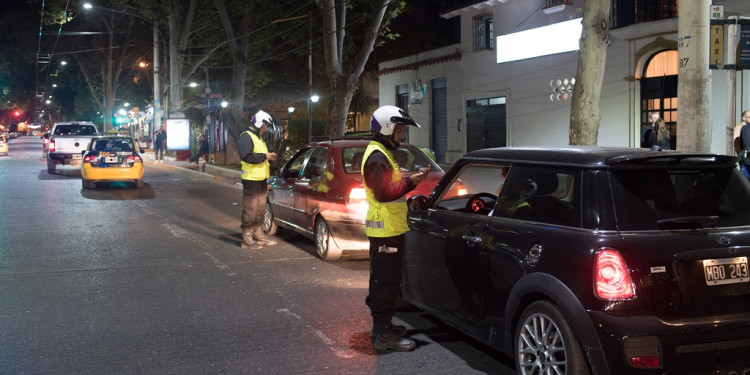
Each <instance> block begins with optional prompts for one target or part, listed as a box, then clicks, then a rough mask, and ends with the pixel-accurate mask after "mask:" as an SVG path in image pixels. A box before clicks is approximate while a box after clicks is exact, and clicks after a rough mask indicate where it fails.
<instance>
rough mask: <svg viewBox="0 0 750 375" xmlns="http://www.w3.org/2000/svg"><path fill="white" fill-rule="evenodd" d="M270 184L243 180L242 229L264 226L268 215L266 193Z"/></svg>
mask: <svg viewBox="0 0 750 375" xmlns="http://www.w3.org/2000/svg"><path fill="white" fill-rule="evenodd" d="M267 187H268V183H267V182H266V181H265V180H263V181H252V180H242V229H243V230H245V229H253V228H255V227H257V226H260V225H261V224H263V215H265V213H266V191H267Z"/></svg>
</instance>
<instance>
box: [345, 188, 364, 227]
mask: <svg viewBox="0 0 750 375" xmlns="http://www.w3.org/2000/svg"><path fill="white" fill-rule="evenodd" d="M368 206H369V204H368V203H367V194H365V188H364V187H363V186H362V185H359V186H357V187H353V188H352V189H351V190H349V195H347V197H346V207H347V208H348V209H349V213H351V214H353V215H355V216H359V217H361V218H362V219H364V217H365V216H366V215H367V208H368Z"/></svg>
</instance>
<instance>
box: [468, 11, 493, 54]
mask: <svg viewBox="0 0 750 375" xmlns="http://www.w3.org/2000/svg"><path fill="white" fill-rule="evenodd" d="M473 30H474V51H482V50H486V49H493V48H494V46H495V44H494V41H493V39H494V35H493V33H492V15H491V14H483V15H480V16H476V17H474V28H473Z"/></svg>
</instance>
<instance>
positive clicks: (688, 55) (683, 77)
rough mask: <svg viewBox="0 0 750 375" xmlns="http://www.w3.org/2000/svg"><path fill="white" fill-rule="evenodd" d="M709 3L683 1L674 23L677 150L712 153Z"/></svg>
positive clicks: (694, 0)
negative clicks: (675, 29)
mask: <svg viewBox="0 0 750 375" xmlns="http://www.w3.org/2000/svg"><path fill="white" fill-rule="evenodd" d="M710 5H711V3H710V0H683V1H681V2H680V16H679V17H678V19H677V37H678V48H677V53H678V59H679V64H678V69H677V74H678V77H679V82H678V84H677V98H678V100H679V104H678V106H677V149H679V150H684V151H698V152H710V151H711V122H710V120H709V114H710V108H711V72H710V70H709V66H708V65H709V47H710V43H709V39H710V38H709V35H710V31H709V24H710V20H709V12H710Z"/></svg>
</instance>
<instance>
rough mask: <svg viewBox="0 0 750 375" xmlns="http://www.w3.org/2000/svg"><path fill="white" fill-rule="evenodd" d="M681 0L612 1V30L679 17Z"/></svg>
mask: <svg viewBox="0 0 750 375" xmlns="http://www.w3.org/2000/svg"><path fill="white" fill-rule="evenodd" d="M678 1H679V0H612V15H611V17H612V25H611V28H612V29H617V28H621V27H627V26H631V25H635V24H638V23H643V22H653V21H660V20H666V19H670V18H676V17H677V2H678Z"/></svg>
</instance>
